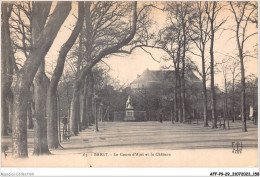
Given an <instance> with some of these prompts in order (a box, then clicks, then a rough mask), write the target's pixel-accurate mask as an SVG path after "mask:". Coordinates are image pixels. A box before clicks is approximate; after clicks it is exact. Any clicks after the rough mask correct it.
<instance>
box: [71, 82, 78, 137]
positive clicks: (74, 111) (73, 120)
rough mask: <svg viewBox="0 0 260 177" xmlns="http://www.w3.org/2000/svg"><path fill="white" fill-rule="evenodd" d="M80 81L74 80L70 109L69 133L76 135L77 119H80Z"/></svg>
mask: <svg viewBox="0 0 260 177" xmlns="http://www.w3.org/2000/svg"><path fill="white" fill-rule="evenodd" d="M79 96H80V82H79V81H77V80H76V81H75V82H74V84H73V95H72V100H71V107H70V108H71V110H70V133H71V134H72V135H75V136H77V135H78V133H79V127H78V125H79V124H78V121H79V119H80V101H79Z"/></svg>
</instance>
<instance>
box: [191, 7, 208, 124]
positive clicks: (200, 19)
mask: <svg viewBox="0 0 260 177" xmlns="http://www.w3.org/2000/svg"><path fill="white" fill-rule="evenodd" d="M205 7H206V6H205V3H204V2H196V3H195V5H194V13H195V14H194V15H195V18H193V20H194V22H193V25H192V27H191V29H192V31H193V33H192V36H191V39H192V41H193V42H194V44H195V46H196V48H197V49H198V50H199V52H200V54H195V55H197V56H199V57H201V63H202V68H201V70H202V71H201V72H200V71H199V70H198V69H196V70H197V71H198V72H199V73H200V75H201V77H202V88H203V117H204V127H208V126H209V124H208V106H207V105H208V98H207V88H206V82H207V73H206V59H205V58H206V57H205V51H206V44H207V42H208V40H209V30H210V29H209V18H207V14H206V9H205ZM195 67H196V66H195ZM196 68H197V67H196Z"/></svg>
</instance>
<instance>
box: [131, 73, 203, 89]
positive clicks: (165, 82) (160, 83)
mask: <svg viewBox="0 0 260 177" xmlns="http://www.w3.org/2000/svg"><path fill="white" fill-rule="evenodd" d="M185 79H186V80H187V81H188V83H198V84H201V80H200V79H199V78H198V77H197V76H196V75H195V74H194V73H193V72H191V71H189V72H186V73H185ZM174 83H175V71H171V70H155V71H154V70H149V69H146V70H145V71H144V72H143V73H142V74H141V75H139V76H138V77H137V78H136V79H135V80H134V81H133V82H132V83H131V84H130V87H131V89H140V88H158V87H159V88H171V87H173V86H174Z"/></svg>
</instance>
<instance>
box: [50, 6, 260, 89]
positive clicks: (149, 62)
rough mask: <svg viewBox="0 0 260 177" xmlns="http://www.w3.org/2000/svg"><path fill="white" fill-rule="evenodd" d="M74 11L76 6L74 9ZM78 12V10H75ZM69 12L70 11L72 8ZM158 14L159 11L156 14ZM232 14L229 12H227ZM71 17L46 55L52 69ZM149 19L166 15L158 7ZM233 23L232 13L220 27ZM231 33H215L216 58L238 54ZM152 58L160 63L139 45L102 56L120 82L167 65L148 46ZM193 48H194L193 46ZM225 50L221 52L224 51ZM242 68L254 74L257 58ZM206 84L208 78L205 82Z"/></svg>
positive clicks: (160, 20) (160, 19)
mask: <svg viewBox="0 0 260 177" xmlns="http://www.w3.org/2000/svg"><path fill="white" fill-rule="evenodd" d="M74 12H75V10H74ZM76 12H77V11H76ZM71 13H72V12H71ZM158 14H160V15H158ZM228 14H229V12H228V11H227V10H224V11H223V12H222V13H221V14H220V18H224V17H226V16H228ZM230 15H231V14H230ZM68 18H70V19H67V20H66V21H67V22H65V24H64V25H63V27H62V28H61V31H60V32H59V34H58V36H57V37H56V39H55V41H54V44H53V46H52V48H51V49H50V51H49V53H48V54H47V56H46V61H47V63H46V66H48V67H49V68H48V70H50V71H51V70H53V67H54V66H55V65H56V61H57V55H58V52H59V49H60V46H61V45H62V44H63V43H64V42H65V41H66V39H67V38H68V37H69V35H70V30H68V29H67V28H66V27H68V26H70V25H71V24H68V21H70V22H71V21H74V22H75V17H73V16H72V15H71V14H70V15H69V17H68ZM152 19H153V20H154V21H155V22H156V23H157V24H156V26H155V28H157V29H158V28H160V27H162V26H163V25H164V24H165V15H164V14H162V13H161V12H159V10H153V12H152ZM232 24H233V16H232V15H231V16H230V17H229V18H228V21H227V22H226V23H225V25H224V26H223V28H227V27H230V26H231V25H232ZM249 29H250V32H251V31H252V32H255V31H257V29H256V27H255V25H251V26H249ZM233 36H234V32H233V31H230V30H226V31H224V32H223V33H221V36H220V33H217V34H216V37H215V48H214V51H215V61H216V62H221V61H222V59H225V58H227V57H226V56H225V55H227V54H228V55H232V56H235V55H237V50H236V48H237V46H236V40H235V38H232V37H233ZM257 39H258V38H257V35H255V36H254V37H253V38H252V39H251V40H248V41H247V43H246V46H247V48H246V50H252V49H253V46H254V45H255V44H256V42H257ZM149 51H150V52H151V53H152V54H153V56H154V58H156V60H158V61H160V63H158V62H156V61H154V60H153V59H152V57H151V56H150V55H149V54H147V53H145V52H144V51H143V50H142V49H136V50H135V51H134V52H133V53H132V54H131V55H124V56H122V57H119V56H109V57H108V58H105V59H103V61H105V62H106V63H107V64H109V66H110V68H111V70H110V74H111V76H112V77H115V78H118V79H119V81H120V83H122V84H124V83H126V82H127V83H131V82H132V81H133V80H134V79H135V78H136V77H137V75H138V74H141V73H142V72H143V71H144V70H145V69H146V68H148V69H150V70H159V69H160V68H161V67H162V66H164V65H169V63H168V64H167V63H166V62H165V61H163V60H162V58H161V57H162V56H163V55H165V54H164V53H163V52H162V51H160V50H158V49H150V50H149ZM194 52H196V50H194ZM223 54H224V55H223ZM207 55H209V52H208V51H207ZM189 56H190V57H191V58H192V60H194V61H195V62H196V63H197V64H198V66H199V67H200V65H201V62H200V58H198V57H195V56H192V54H189ZM245 68H246V75H248V74H255V75H257V72H258V62H257V59H247V60H246V61H245ZM215 83H216V85H219V86H220V87H222V86H223V75H222V73H221V72H220V73H217V74H216V75H215ZM208 84H209V82H208Z"/></svg>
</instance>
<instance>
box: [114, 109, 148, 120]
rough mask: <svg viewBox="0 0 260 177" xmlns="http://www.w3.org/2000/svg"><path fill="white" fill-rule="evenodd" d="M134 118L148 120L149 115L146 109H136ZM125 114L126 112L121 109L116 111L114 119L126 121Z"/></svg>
mask: <svg viewBox="0 0 260 177" xmlns="http://www.w3.org/2000/svg"><path fill="white" fill-rule="evenodd" d="M133 113H134V118H135V121H146V120H147V116H146V111H134V112H133ZM125 116H126V112H125V111H120V112H114V121H118V122H120V121H125V120H124V119H125Z"/></svg>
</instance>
